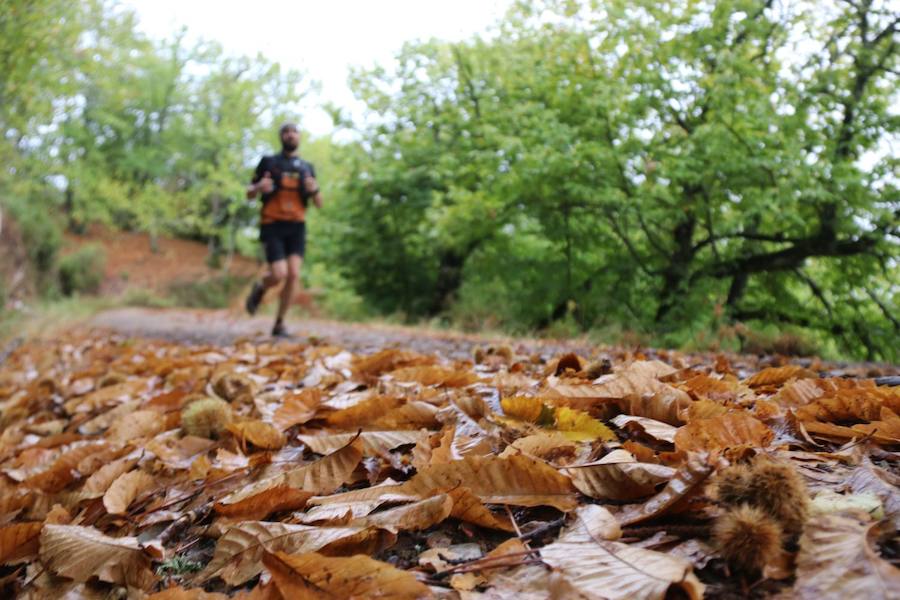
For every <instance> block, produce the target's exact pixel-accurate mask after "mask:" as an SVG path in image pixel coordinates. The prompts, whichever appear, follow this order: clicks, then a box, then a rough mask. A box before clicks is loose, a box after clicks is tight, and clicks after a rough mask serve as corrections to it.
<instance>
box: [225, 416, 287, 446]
mask: <svg viewBox="0 0 900 600" xmlns="http://www.w3.org/2000/svg"><path fill="white" fill-rule="evenodd" d="M227 428H228V431H230V432H231V433H232V434H234V436H235V437H236V438H238V440H240V442H241V444H246V443H247V442H250V443H251V444H253V445H254V446H256V447H257V448H261V449H262V450H278V449H279V448H281V447H282V446H284V442H285V440H284V435H283V434H282V433H281V432H280V431H279V430H278V429H276V428H275V427H273V426H272V425H269V424H268V423H263V422H262V421H242V422H240V423H229V424H228V426H227Z"/></svg>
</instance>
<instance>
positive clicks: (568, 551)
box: [540, 541, 704, 600]
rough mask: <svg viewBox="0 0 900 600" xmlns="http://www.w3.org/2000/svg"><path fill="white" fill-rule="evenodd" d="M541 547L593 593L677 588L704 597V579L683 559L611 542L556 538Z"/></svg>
mask: <svg viewBox="0 0 900 600" xmlns="http://www.w3.org/2000/svg"><path fill="white" fill-rule="evenodd" d="M540 552H541V560H543V561H544V562H545V563H547V564H548V565H550V566H551V567H552V568H553V569H554V571H556V572H557V573H559V575H560V576H562V577H563V578H564V579H565V580H566V581H567V582H568V583H569V584H570V585H571V586H572V587H573V588H574V589H575V590H577V592H579V593H581V594H585V596H586V597H588V598H608V599H609V600H618V599H622V600H663V598H666V597H667V595H668V594H669V593H670V590H672V589H677V590H678V591H679V592H680V593H683V594H686V595H687V597H689V598H691V599H697V600H699V599H700V598H702V597H703V589H704V586H703V584H702V583H700V580H699V579H697V577H696V575H694V573H693V569H692V566H691V563H690V562H688V561H687V560H685V559H683V558H679V557H674V556H669V555H667V554H663V553H661V552H654V551H652V550H645V549H643V548H637V547H634V546H629V545H627V544H622V543H620V542H609V541H600V542H594V541H590V542H576V543H573V542H554V543H552V544H549V545H547V546H544V547H543V548H541V550H540Z"/></svg>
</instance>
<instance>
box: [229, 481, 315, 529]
mask: <svg viewBox="0 0 900 600" xmlns="http://www.w3.org/2000/svg"><path fill="white" fill-rule="evenodd" d="M312 496H313V493H312V492H305V491H302V490H298V489H296V488H292V487H291V486H289V485H286V484H281V485H276V486H273V487H270V488H266V489H263V490H262V491H260V492H256V493H254V494H253V495H252V496H248V497H246V498H244V499H243V500H239V501H236V502H232V503H228V504H225V503H222V502H219V503H216V505H215V507H214V508H215V511H216V512H217V513H218V514H220V515H222V516H225V517H228V518H229V520H231V521H261V520H262V519H265V518H266V517H267V516H269V515H270V514H272V513H274V512H281V511H285V510H300V509H301V508H303V507H304V506H306V501H307V500H309V499H310V498H311V497H312Z"/></svg>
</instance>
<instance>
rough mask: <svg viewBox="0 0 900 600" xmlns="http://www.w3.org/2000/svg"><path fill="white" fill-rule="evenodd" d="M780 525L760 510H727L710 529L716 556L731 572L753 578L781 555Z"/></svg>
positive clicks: (738, 507) (744, 507)
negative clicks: (722, 560)
mask: <svg viewBox="0 0 900 600" xmlns="http://www.w3.org/2000/svg"><path fill="white" fill-rule="evenodd" d="M783 538H784V531H783V529H782V528H781V525H780V524H779V523H778V522H777V521H776V520H775V519H773V518H772V517H770V516H769V515H768V514H766V512H765V511H763V510H762V509H760V508H756V507H753V506H749V505H747V504H741V505H740V506H735V507H732V508H729V509H728V510H726V511H725V512H723V513H722V514H721V515H719V517H718V518H717V519H716V522H715V524H714V525H713V542H714V544H715V547H716V550H717V551H718V552H719V555H720V556H721V557H722V558H724V559H725V560H727V561H728V564H730V565H731V566H732V567H734V568H735V569H737V570H739V571H741V572H743V573H745V574H747V575H756V574H759V573H760V572H762V570H763V569H764V568H765V566H766V564H768V563H769V562H770V561H774V560H775V559H776V558H777V557H778V556H779V555H780V554H781V552H782V550H781V545H782V541H783Z"/></svg>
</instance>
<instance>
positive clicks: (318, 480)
mask: <svg viewBox="0 0 900 600" xmlns="http://www.w3.org/2000/svg"><path fill="white" fill-rule="evenodd" d="M360 460H362V440H361V439H360V438H356V439H354V440H353V441H351V442H350V443H349V444H347V445H346V446H344V447H343V448H341V449H340V450H337V451H336V452H333V453H331V454H329V455H328V456H325V457H323V458H321V459H319V460H317V461H314V462H312V463H310V464H308V465H304V466H302V467H300V468H298V469H293V470H291V471H286V472H284V473H281V474H279V475H275V476H274V477H269V478H267V479H263V480H261V481H257V482H256V483H253V484H251V485H249V486H247V487H245V488H243V489H241V490H238V491H237V492H234V493H232V494H229V495H228V496H226V497H225V498H223V499H222V501H221V502H220V503H219V504H218V505H217V507H216V510H219V508H220V507H222V506H227V505H231V504H238V503H243V502H246V501H250V500H252V499H253V497H254V496H256V495H258V494H261V493H262V492H265V491H266V490H269V489H271V488H275V487H285V486H286V487H289V488H295V489H298V490H302V491H304V492H312V493H316V494H330V493H332V492H333V491H334V490H336V489H337V488H339V487H340V486H341V485H343V484H344V483H345V482H347V480H348V479H349V478H350V475H351V474H352V473H353V470H354V469H356V465H358V464H359V461H360ZM310 495H312V494H310ZM233 510H240V508H235V509H233ZM219 512H222V511H219ZM223 514H224V513H223Z"/></svg>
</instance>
